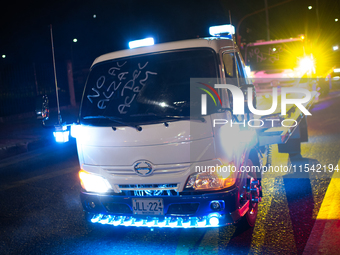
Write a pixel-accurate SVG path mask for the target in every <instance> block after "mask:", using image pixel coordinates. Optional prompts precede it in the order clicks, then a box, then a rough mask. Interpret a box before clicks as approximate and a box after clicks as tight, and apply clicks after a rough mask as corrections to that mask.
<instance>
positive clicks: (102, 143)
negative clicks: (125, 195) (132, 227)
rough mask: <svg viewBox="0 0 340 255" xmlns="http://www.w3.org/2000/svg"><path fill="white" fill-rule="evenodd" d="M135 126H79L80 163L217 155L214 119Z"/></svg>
mask: <svg viewBox="0 0 340 255" xmlns="http://www.w3.org/2000/svg"><path fill="white" fill-rule="evenodd" d="M141 127H142V131H137V130H136V129H135V128H133V127H118V128H117V129H116V130H115V131H114V130H113V129H112V128H111V127H94V126H84V125H78V126H76V129H75V130H76V132H75V133H76V135H75V136H76V138H77V146H78V153H79V160H80V163H81V164H88V165H99V166H110V165H111V166H113V165H115V166H117V165H121V166H122V165H133V164H134V163H135V162H136V161H138V160H148V161H150V162H152V163H153V164H173V163H184V162H195V161H202V160H208V159H212V158H214V155H215V149H214V142H213V130H212V125H211V119H210V117H209V116H207V117H205V122H201V121H197V120H195V121H193V120H192V121H189V120H182V121H174V122H169V123H168V126H165V124H164V123H159V124H152V125H142V126H141Z"/></svg>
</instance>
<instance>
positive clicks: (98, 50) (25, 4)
mask: <svg viewBox="0 0 340 255" xmlns="http://www.w3.org/2000/svg"><path fill="white" fill-rule="evenodd" d="M267 1H268V6H269V26H270V39H280V38H288V37H297V36H298V35H300V34H304V35H306V38H307V40H309V41H311V42H312V43H313V44H314V45H315V46H317V47H319V48H320V49H321V50H322V54H323V55H324V57H325V59H329V61H328V63H329V65H330V66H331V65H333V64H334V63H335V62H337V60H338V57H337V56H336V55H335V54H334V52H333V51H332V45H334V44H338V42H339V31H340V29H339V26H340V21H339V22H335V21H334V19H335V18H339V17H338V16H340V15H339V14H340V1H339V0H336V1H334V0H318V1H317V0H267ZM280 3H281V4H280ZM277 4H280V5H278V6H276V7H273V8H270V7H271V6H275V5H277ZM317 4H318V8H316V7H317ZM309 5H312V6H313V9H312V10H308V8H307V7H308V6H309ZM264 7H265V4H264V0H238V1H229V0H210V1H202V0H196V1H194V0H182V1H178V0H173V1H165V0H163V1H137V0H125V1H123V0H115V1H112V0H111V1H108V0H96V1H94V0H91V1H89V0H82V1H79V0H68V1H65V0H59V1H9V2H7V3H6V4H3V6H2V8H1V15H0V22H1V26H0V35H1V37H0V55H6V57H5V58H0V116H6V115H11V114H15V113H20V112H23V111H28V110H33V108H34V106H33V105H34V101H35V100H34V97H36V96H38V95H41V94H51V96H52V93H53V89H54V87H53V86H54V77H53V64H52V52H51V38H50V25H51V24H52V26H53V37H54V47H55V56H56V64H57V77H58V86H59V87H60V92H61V94H63V93H64V96H61V103H62V104H68V103H69V99H68V98H69V97H68V85H67V75H66V73H67V70H66V62H67V61H71V63H72V65H73V72H74V83H75V90H76V91H75V92H76V100H77V101H78V102H79V100H80V98H81V93H82V92H81V91H82V87H83V86H84V83H85V80H86V74H87V70H88V68H89V67H90V65H91V63H92V62H93V60H94V59H95V58H96V57H97V56H99V55H101V54H104V53H107V52H111V51H116V50H120V49H126V48H128V42H129V41H130V40H135V39H141V38H145V37H149V36H152V37H154V38H155V42H156V43H162V42H168V41H175V40H181V39H190V38H196V37H204V36H209V34H208V31H209V30H208V29H209V26H212V25H220V24H227V23H230V22H229V11H230V13H231V20H232V23H233V25H234V26H235V27H237V25H238V23H239V22H240V21H241V20H242V18H243V17H244V16H245V15H248V14H251V13H254V12H257V11H259V12H258V13H257V14H255V15H252V16H249V17H248V18H246V19H244V20H243V21H242V23H241V24H240V29H239V31H240V36H241V42H243V43H248V42H254V41H256V40H260V39H263V40H266V38H267V31H266V18H265V12H264V11H262V12H261V11H260V10H262V9H263V8H264ZM317 10H318V13H319V22H318V20H317ZM93 15H96V16H95V18H94V16H93ZM74 38H77V40H78V41H77V42H76V43H74V42H73V39H74ZM52 97H53V96H52ZM22 100H24V101H26V102H27V103H26V104H23V105H22V106H21V107H19V106H18V105H19V104H18V102H19V101H22ZM52 101H53V99H52ZM52 103H53V102H52ZM5 109H6V110H5ZM15 109H16V110H15Z"/></svg>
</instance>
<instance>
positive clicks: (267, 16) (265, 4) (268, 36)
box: [264, 0, 270, 41]
mask: <svg viewBox="0 0 340 255" xmlns="http://www.w3.org/2000/svg"><path fill="white" fill-rule="evenodd" d="M264 8H265V9H266V27H267V41H269V40H270V31H269V15H268V3H267V0H264Z"/></svg>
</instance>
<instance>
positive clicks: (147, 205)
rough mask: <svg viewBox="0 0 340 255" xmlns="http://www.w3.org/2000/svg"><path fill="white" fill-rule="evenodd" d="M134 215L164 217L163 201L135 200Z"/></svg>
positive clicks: (151, 199)
mask: <svg viewBox="0 0 340 255" xmlns="http://www.w3.org/2000/svg"><path fill="white" fill-rule="evenodd" d="M132 207H133V214H142V215H163V207H164V206H163V199H161V198H147V199H145V198H143V199H138V198H136V199H135V198H133V199H132Z"/></svg>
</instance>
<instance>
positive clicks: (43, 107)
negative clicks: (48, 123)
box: [35, 95, 50, 121]
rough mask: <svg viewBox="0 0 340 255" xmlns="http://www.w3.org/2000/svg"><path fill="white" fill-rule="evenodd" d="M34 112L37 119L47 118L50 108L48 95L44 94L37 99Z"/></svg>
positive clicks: (43, 119)
mask: <svg viewBox="0 0 340 255" xmlns="http://www.w3.org/2000/svg"><path fill="white" fill-rule="evenodd" d="M35 114H36V116H37V119H41V120H42V121H45V120H48V118H49V117H50V108H49V106H48V97H47V96H46V95H45V96H42V97H41V98H38V99H37V101H36V107H35Z"/></svg>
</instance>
